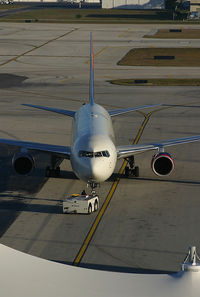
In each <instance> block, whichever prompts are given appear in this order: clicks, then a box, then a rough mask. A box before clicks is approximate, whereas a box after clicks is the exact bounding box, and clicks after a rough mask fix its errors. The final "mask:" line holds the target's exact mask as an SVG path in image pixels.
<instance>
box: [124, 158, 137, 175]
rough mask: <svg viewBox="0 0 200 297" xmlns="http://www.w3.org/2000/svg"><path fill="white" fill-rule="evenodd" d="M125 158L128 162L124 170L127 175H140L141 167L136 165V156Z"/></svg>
mask: <svg viewBox="0 0 200 297" xmlns="http://www.w3.org/2000/svg"><path fill="white" fill-rule="evenodd" d="M125 160H126V161H127V162H128V163H127V166H126V167H125V171H124V174H125V176H126V177H129V176H130V175H132V176H135V177H139V167H138V166H135V159H134V156H132V157H128V158H125Z"/></svg>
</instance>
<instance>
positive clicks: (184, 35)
mask: <svg viewBox="0 0 200 297" xmlns="http://www.w3.org/2000/svg"><path fill="white" fill-rule="evenodd" d="M180 29H181V32H170V29H160V30H158V31H157V32H156V33H155V34H153V35H145V36H144V38H163V39H200V29H182V28H180Z"/></svg>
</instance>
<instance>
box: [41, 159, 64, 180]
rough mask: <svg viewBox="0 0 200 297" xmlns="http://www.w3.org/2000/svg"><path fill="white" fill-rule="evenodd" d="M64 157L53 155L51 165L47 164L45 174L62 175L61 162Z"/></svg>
mask: <svg viewBox="0 0 200 297" xmlns="http://www.w3.org/2000/svg"><path fill="white" fill-rule="evenodd" d="M61 162H62V159H60V158H57V157H55V156H52V157H51V166H47V168H46V172H45V175H46V177H59V176H60V166H59V165H60V164H61Z"/></svg>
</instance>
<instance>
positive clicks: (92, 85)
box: [90, 32, 94, 105]
mask: <svg viewBox="0 0 200 297" xmlns="http://www.w3.org/2000/svg"><path fill="white" fill-rule="evenodd" d="M93 104H94V56H93V36H92V32H91V33H90V105H93Z"/></svg>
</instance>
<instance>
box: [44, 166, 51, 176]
mask: <svg viewBox="0 0 200 297" xmlns="http://www.w3.org/2000/svg"><path fill="white" fill-rule="evenodd" d="M45 176H46V177H50V176H51V169H50V167H49V166H48V167H47V168H46V172H45Z"/></svg>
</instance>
